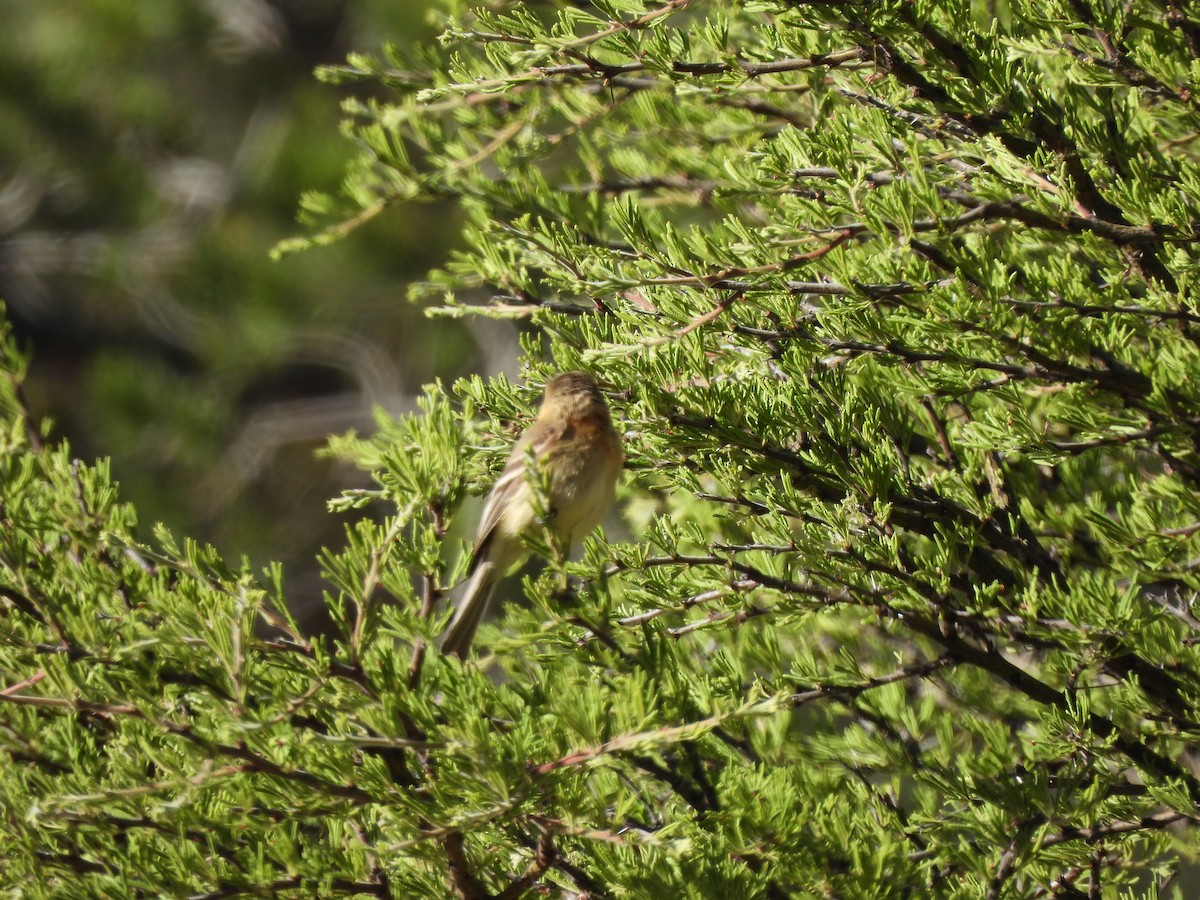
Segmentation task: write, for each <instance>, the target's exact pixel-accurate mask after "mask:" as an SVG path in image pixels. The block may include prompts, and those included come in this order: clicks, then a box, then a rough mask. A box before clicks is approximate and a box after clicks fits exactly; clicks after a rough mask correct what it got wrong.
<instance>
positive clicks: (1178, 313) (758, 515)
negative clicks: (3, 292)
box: [0, 0, 1200, 898]
mask: <svg viewBox="0 0 1200 900" xmlns="http://www.w3.org/2000/svg"><path fill="white" fill-rule="evenodd" d="M447 5H450V6H453V7H455V10H456V11H455V13H454V15H453V16H452V17H451V18H449V19H448V20H447V26H446V30H445V33H444V35H443V38H442V43H441V45H440V47H438V48H431V49H429V50H427V51H426V52H424V53H423V55H421V56H420V57H419V58H417V59H414V60H407V59H400V58H398V57H396V55H395V54H393V58H390V59H386V60H372V59H368V58H365V57H362V58H359V57H355V58H353V59H351V60H350V62H349V64H348V65H346V66H344V67H340V68H337V69H330V70H326V71H325V73H324V74H325V76H326V77H327V78H330V79H336V80H342V81H352V80H355V79H363V80H367V81H369V82H371V83H372V90H373V91H374V92H375V93H374V94H373V99H370V100H367V99H364V100H362V101H361V102H358V103H356V104H351V106H350V109H349V111H350V113H351V115H352V116H353V124H352V125H351V128H350V130H351V132H352V134H353V135H354V136H355V137H356V138H357V139H358V141H359V142H360V144H361V147H362V155H361V158H360V162H359V163H358V164H357V165H356V166H355V168H354V169H353V171H352V172H351V173H350V175H349V177H348V179H347V190H346V198H348V201H346V202H349V207H350V208H345V209H342V210H341V213H340V215H342V216H345V217H347V218H346V219H345V220H344V221H341V220H338V221H335V222H334V223H333V224H331V225H330V228H331V230H330V231H329V232H327V233H325V234H322V235H317V236H316V237H315V238H314V239H316V240H324V239H326V238H330V237H336V236H337V235H339V234H341V233H344V232H345V231H346V230H347V229H348V228H351V227H354V226H355V225H357V224H358V223H360V222H362V221H365V220H366V219H368V218H370V217H371V216H372V215H380V214H389V213H387V212H386V211H387V210H389V209H391V208H392V207H394V206H395V205H396V204H397V203H402V202H408V201H416V200H425V199H433V198H446V197H453V198H455V199H456V200H457V202H458V203H459V205H460V206H461V208H462V209H463V210H464V212H465V214H466V215H467V216H468V217H469V226H468V227H467V229H466V240H467V244H468V246H467V249H465V250H464V251H463V252H462V253H461V254H460V255H459V256H457V257H456V258H454V259H453V260H451V261H450V262H449V263H448V264H447V265H446V266H445V267H444V269H443V270H442V271H440V272H438V273H435V274H434V275H433V276H432V277H431V278H430V280H429V282H428V283H427V284H425V285H423V286H421V287H419V288H418V289H417V290H416V293H417V295H418V296H420V297H426V298H428V297H437V296H441V297H442V300H441V301H440V304H441V305H440V306H438V307H436V308H435V309H434V310H433V312H435V313H439V314H442V315H458V316H461V315H468V314H482V315H492V316H511V317H518V318H522V319H524V320H526V321H527V322H528V323H529V326H530V327H529V328H528V329H527V332H526V335H527V337H526V342H525V349H526V354H527V360H528V371H529V376H530V377H529V384H528V385H527V386H516V385H512V384H510V383H508V382H506V381H504V380H502V379H501V380H494V381H491V382H486V383H485V382H482V381H479V380H469V381H463V382H460V383H459V384H457V385H456V386H455V387H454V389H453V391H446V390H444V389H443V388H442V387H440V386H435V387H431V388H430V389H429V390H428V392H427V394H426V398H425V402H424V406H423V409H422V411H421V412H420V413H419V414H417V415H415V416H412V417H407V418H403V419H399V420H390V419H387V418H386V417H382V416H381V418H380V428H379V431H378V433H377V434H376V435H375V436H373V437H371V438H370V439H359V438H356V437H354V436H349V437H346V438H342V439H339V440H337V441H335V442H334V449H335V451H337V452H338V453H340V454H342V455H343V456H345V457H347V458H350V459H353V460H355V461H357V462H358V463H359V464H360V465H361V466H363V467H364V468H365V469H367V470H369V471H371V472H373V473H374V474H375V477H376V479H377V482H378V488H377V490H374V491H366V492H354V493H350V494H347V495H346V496H345V497H344V498H342V499H341V500H339V501H337V502H336V503H335V504H334V508H335V509H336V510H340V511H347V512H349V511H352V510H356V509H367V510H370V511H372V512H373V513H374V514H375V515H376V518H375V519H371V518H364V519H362V520H360V521H357V522H355V524H354V525H353V526H351V527H350V528H349V529H348V541H347V545H346V547H345V549H343V550H341V551H330V552H328V553H327V554H326V555H325V557H324V559H323V565H324V569H325V572H326V577H327V581H328V603H329V606H330V609H331V614H332V616H333V619H334V621H335V623H336V624H337V626H338V628H339V629H340V631H339V634H338V635H337V636H335V637H334V638H331V639H329V640H324V639H315V638H309V637H305V636H304V635H302V634H300V633H299V631H298V629H297V628H296V627H295V626H294V625H293V624H292V623H290V622H289V620H288V618H287V614H286V612H285V605H286V604H285V598H284V597H283V596H281V591H280V589H279V588H278V583H279V573H278V572H277V571H271V572H268V573H266V574H265V575H263V576H255V575H254V574H253V573H251V572H248V571H246V570H245V568H238V567H231V566H228V565H227V564H225V563H223V562H222V561H221V560H220V559H218V558H217V557H216V556H215V555H214V554H213V553H211V552H209V551H207V550H205V549H203V548H200V547H196V546H194V545H191V544H188V543H186V542H185V543H184V544H182V545H176V543H175V542H174V541H173V540H172V539H171V538H170V536H169V535H166V534H159V535H158V536H157V537H156V539H155V542H154V543H153V547H155V548H157V549H150V547H148V546H147V545H146V542H145V540H144V539H142V538H139V537H138V535H137V533H136V531H135V526H134V521H133V514H132V512H131V511H130V510H128V509H127V508H125V507H122V506H120V505H119V504H118V503H117V502H116V499H115V496H114V489H113V487H112V486H111V484H110V483H109V481H108V479H107V477H106V472H105V469H104V466H103V465H100V466H97V467H88V466H84V465H81V464H78V463H75V462H72V461H71V459H70V456H69V453H68V452H67V451H66V450H65V449H61V448H52V447H44V446H41V445H40V438H39V437H38V435H37V434H36V433H31V432H29V431H28V425H27V423H26V422H25V421H24V419H23V418H22V416H21V411H20V406H19V403H18V400H17V397H16V391H15V388H16V386H17V385H18V384H19V381H20V375H19V373H20V364H19V361H18V360H15V359H11V358H10V359H9V363H8V370H9V371H10V372H11V373H13V374H11V375H10V376H9V381H8V383H7V386H6V388H5V391H6V392H7V393H6V394H5V395H4V398H3V403H4V407H5V410H6V412H7V420H8V422H9V427H8V428H7V429H6V431H5V434H6V437H5V439H4V440H5V442H6V444H5V453H4V456H3V466H4V468H5V471H4V472H3V477H2V478H0V491H2V495H0V503H2V504H3V510H4V521H5V524H4V527H3V529H2V530H0V567H2V568H0V572H2V577H3V582H2V583H3V588H2V590H3V596H4V598H5V599H4V602H5V606H6V615H5V618H4V622H5V633H6V639H5V642H4V645H3V651H2V653H3V655H2V657H0V671H2V676H0V677H2V678H3V687H2V688H0V701H3V702H0V710H3V718H2V719H0V751H2V752H3V753H4V754H5V755H6V757H7V759H6V760H5V763H6V768H7V772H8V774H7V775H6V777H5V779H4V781H3V782H2V785H3V786H2V788H0V790H3V806H4V809H5V811H6V812H5V815H6V817H7V823H6V824H7V828H6V829H5V833H4V836H3V838H2V839H0V848H2V849H0V859H2V860H3V861H4V871H5V872H6V878H7V879H9V880H10V883H11V884H13V885H15V886H19V888H18V889H19V890H21V891H23V892H25V893H27V894H28V895H29V896H50V895H57V894H71V895H77V894H79V893H88V894H90V895H96V896H99V895H103V896H125V895H135V894H139V893H147V892H149V893H155V894H179V895H186V894H189V893H191V894H194V895H197V896H207V897H225V896H235V895H238V894H240V893H265V892H271V891H274V892H277V893H280V894H284V895H293V896H311V895H313V894H318V895H323V896H328V895H342V894H347V895H348V894H355V893H360V894H375V895H378V896H403V897H410V896H444V895H447V894H456V895H458V896H461V897H467V898H478V897H487V896H497V897H515V896H520V895H522V894H526V893H530V894H536V893H542V894H548V895H551V896H589V897H618V896H627V897H653V896H663V897H790V896H837V897H871V898H876V897H890V896H896V897H901V896H910V897H920V896H931V895H935V896H962V897H1000V896H1004V897H1037V896H1067V897H1072V896H1076V897H1079V896H1097V897H1099V896H1105V897H1110V896H1111V897H1116V896H1118V895H1119V896H1128V895H1130V894H1137V895H1139V896H1158V895H1161V894H1162V893H1163V892H1165V891H1167V890H1169V888H1168V886H1169V885H1170V884H1171V883H1172V881H1173V880H1174V890H1175V893H1176V895H1177V896H1186V895H1188V893H1189V889H1188V885H1187V883H1186V880H1185V879H1183V878H1178V877H1177V875H1178V871H1179V869H1180V866H1181V864H1182V863H1184V862H1185V861H1187V860H1191V859H1193V858H1194V857H1195V855H1196V852H1197V841H1196V837H1195V832H1193V831H1192V830H1191V826H1192V825H1193V823H1194V822H1195V821H1196V817H1197V813H1196V807H1197V803H1198V802H1200V780H1198V778H1197V775H1196V774H1195V770H1194V760H1195V750H1196V748H1197V735H1198V733H1200V731H1198V729H1200V725H1198V724H1197V722H1196V716H1195V712H1194V710H1195V707H1196V703H1197V699H1198V697H1200V658H1197V651H1196V649H1195V645H1196V643H1197V636H1198V634H1200V622H1198V621H1197V618H1196V616H1195V610H1194V608H1193V606H1194V604H1193V601H1194V598H1195V591H1196V589H1197V584H1198V579H1197V563H1196V560H1197V558H1198V556H1200V554H1198V552H1197V551H1198V549H1200V542H1198V537H1197V536H1198V535H1200V524H1198V523H1200V496H1198V494H1197V487H1198V484H1200V454H1198V453H1197V444H1196V434H1197V425H1198V423H1200V419H1198V418H1197V416H1198V415H1200V383H1198V381H1197V378H1196V377H1195V376H1196V373H1197V372H1198V371H1200V368H1198V360H1200V356H1198V349H1197V348H1198V340H1197V339H1198V337H1200V331H1198V326H1200V314H1198V312H1197V305H1198V304H1197V301H1198V300H1200V295H1198V293H1197V287H1196V282H1195V279H1196V274H1197V263H1198V261H1200V257H1198V256H1197V253H1196V243H1197V240H1198V232H1197V218H1198V217H1197V203H1198V201H1200V177H1198V176H1200V168H1198V167H1197V155H1196V146H1197V145H1196V142H1195V140H1194V139H1195V137H1196V135H1197V132H1198V131H1200V115H1198V106H1197V104H1198V102H1200V100H1198V97H1200V94H1198V93H1197V89H1198V88H1200V85H1198V84H1197V79H1198V77H1200V16H1198V15H1197V12H1196V11H1195V10H1194V9H1193V8H1192V7H1191V6H1189V5H1187V4H1183V3H1181V2H1175V0H1164V2H1152V0H1133V2H1131V3H1126V4H1109V3H1107V2H1105V0H1071V2H1065V0H1064V2H1055V0H1047V2H1042V3H1037V4H1033V3H1029V4H1026V3H1007V4H1005V3H992V4H985V3H982V2H978V3H970V2H963V0H959V2H936V3H935V2H916V0H894V2H883V3H880V2H867V0H863V2H832V0H830V2H800V0H791V2H788V0H765V2H755V3H721V2H716V0H713V2H708V3H699V2H694V3H688V2H687V0H670V2H667V3H665V4H664V5H662V6H659V7H652V8H647V7H646V6H644V5H643V4H642V3H641V2H640V0H638V2H634V0H603V2H601V0H595V2H593V3H591V4H589V5H587V6H586V8H584V4H575V3H567V2H565V0H564V2H556V3H538V4H533V3H530V4H523V3H491V4H489V5H488V8H487V9H486V10H484V9H480V10H476V11H474V12H469V13H468V12H467V11H465V9H457V4H452V3H448V4H447ZM350 201H352V202H350ZM309 203H310V206H311V207H312V211H313V212H314V213H320V212H322V211H323V212H325V213H327V214H328V213H330V212H337V211H338V209H339V206H338V201H337V200H335V199H330V198H324V199H322V198H310V200H309ZM580 367H582V368H587V369H589V370H591V371H593V372H595V373H597V374H598V375H599V376H600V377H601V378H602V380H603V381H604V382H605V384H606V386H607V388H608V389H609V392H610V396H611V400H612V405H613V407H614V409H615V411H616V414H617V418H618V420H619V421H620V422H621V423H623V426H622V427H624V428H625V429H626V448H627V455H628V468H629V471H628V472H627V479H626V484H625V487H624V497H623V499H622V502H621V507H622V513H623V518H624V521H625V526H624V527H625V528H627V529H628V530H627V532H624V533H626V534H627V535H628V537H627V539H625V540H620V541H617V540H613V541H611V542H610V541H607V540H605V539H604V537H602V536H599V537H596V538H593V539H591V540H589V542H588V543H587V545H586V547H585V550H584V553H583V555H582V559H581V560H580V561H579V562H573V563H566V562H561V561H559V562H555V563H552V564H551V565H550V566H548V567H547V568H546V569H545V570H544V571H542V572H541V573H540V574H536V575H531V576H528V577H526V578H525V579H524V581H523V582H522V583H521V585H520V591H519V593H521V594H523V596H524V598H525V601H526V602H517V599H516V598H515V597H513V598H510V602H509V603H508V604H506V606H505V608H504V610H503V615H502V617H501V618H500V619H499V620H497V621H496V622H494V623H493V624H492V625H490V626H487V627H485V628H484V629H483V631H482V632H481V635H480V639H479V641H478V644H479V645H480V647H481V651H482V652H483V653H484V654H485V655H484V656H482V657H481V658H477V660H476V661H474V662H471V663H468V664H465V665H464V664H461V663H460V662H459V661H457V660H453V659H446V658H443V657H442V656H441V655H440V654H438V653H437V652H436V650H433V649H431V648H427V642H429V641H431V640H432V639H433V638H434V637H435V636H436V634H437V631H438V629H439V627H440V625H441V624H442V623H443V622H444V620H445V619H444V615H443V614H442V612H441V607H440V606H439V601H441V600H442V599H443V598H444V597H445V595H446V594H447V592H449V591H450V590H451V589H452V587H453V586H454V585H455V584H456V583H458V582H459V581H460V580H461V577H462V574H463V570H464V568H465V559H464V556H465V554H464V553H463V552H462V551H463V549H464V547H465V544H464V543H463V542H462V541H461V540H460V539H459V535H460V534H465V532H466V529H467V528H468V527H469V526H468V525H467V524H466V522H467V520H469V519H470V517H471V511H472V506H471V505H470V504H466V505H464V498H465V496H466V494H467V493H468V492H469V491H482V490H485V489H486V487H487V485H488V483H489V475H488V473H494V472H495V471H496V470H497V469H498V468H499V466H500V465H501V463H502V460H503V458H504V455H505V454H506V452H507V448H508V446H509V445H510V443H511V440H512V438H513V436H514V435H515V433H516V432H517V431H518V430H519V428H520V427H521V425H522V423H523V422H524V421H525V420H526V419H527V417H528V415H529V411H530V409H531V408H532V406H533V404H534V402H535V398H536V387H535V385H536V383H537V382H538V381H539V380H540V379H541V378H542V377H544V376H545V375H546V374H548V373H549V372H550V371H551V370H553V369H569V368H580ZM460 512H462V515H463V518H464V521H463V522H462V523H460V522H459V521H458V518H459V514H460ZM620 533H622V532H621V531H619V528H618V526H617V525H616V524H612V525H611V526H610V528H609V531H608V534H609V535H610V536H611V537H613V538H616V537H617V536H618V535H619V534H620ZM565 576H569V578H570V580H567V577H565ZM514 593H518V592H516V591H514ZM264 622H265V623H266V624H267V625H268V626H269V630H268V629H264V628H263V627H262V626H263V623H264ZM489 665H490V670H489Z"/></svg>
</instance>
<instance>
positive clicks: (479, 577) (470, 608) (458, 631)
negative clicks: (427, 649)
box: [439, 561, 500, 659]
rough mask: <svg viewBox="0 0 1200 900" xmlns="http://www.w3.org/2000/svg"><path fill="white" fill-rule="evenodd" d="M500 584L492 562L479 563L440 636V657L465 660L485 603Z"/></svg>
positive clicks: (485, 607)
mask: <svg viewBox="0 0 1200 900" xmlns="http://www.w3.org/2000/svg"><path fill="white" fill-rule="evenodd" d="M499 581H500V572H498V571H497V569H496V564H495V563H492V562H486V561H483V562H480V563H479V565H478V566H476V568H475V573H474V574H473V575H472V576H471V581H470V583H469V584H468V585H467V592H466V594H464V595H463V598H462V602H460V603H459V604H458V609H456V610H455V611H454V618H453V619H451V620H450V624H449V625H447V626H446V630H445V631H443V632H442V637H441V640H440V641H439V645H440V646H441V648H442V652H443V653H453V654H454V655H455V656H457V657H458V658H459V659H466V658H467V654H468V653H469V652H470V650H471V641H473V640H474V639H475V629H477V628H478V627H479V623H480V622H481V621H483V614H484V613H485V612H487V608H488V603H489V602H490V601H491V599H492V594H493V593H494V592H495V590H496V584H497V583H498V582H499Z"/></svg>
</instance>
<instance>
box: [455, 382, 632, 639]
mask: <svg viewBox="0 0 1200 900" xmlns="http://www.w3.org/2000/svg"><path fill="white" fill-rule="evenodd" d="M624 460H625V457H624V453H623V451H622V449H621V438H620V435H618V434H617V431H616V429H615V428H614V427H613V422H612V416H611V415H610V414H609V411H608V405H607V404H606V403H605V402H604V395H603V394H601V393H600V388H599V387H598V386H597V385H596V381H595V379H594V378H592V376H591V375H589V374H588V373H586V372H562V373H560V374H558V375H555V376H554V377H553V378H551V379H550V380H549V381H548V382H547V383H546V390H545V394H544V396H543V398H542V405H541V409H540V410H539V412H538V415H537V418H536V419H535V420H534V422H533V424H531V425H530V426H529V428H528V430H526V432H525V433H524V435H522V436H521V438H520V439H519V440H518V441H517V443H516V444H515V445H514V446H513V449H512V452H511V453H510V454H509V457H508V462H507V464H506V465H505V466H504V471H503V472H502V473H501V475H500V478H499V479H498V480H497V481H496V484H495V485H494V486H493V487H492V491H491V493H490V494H489V495H488V498H487V501H486V502H485V503H484V506H483V513H482V515H481V516H480V520H479V529H478V531H477V533H476V535H475V549H474V552H473V553H472V556H471V564H470V567H469V569H468V571H467V574H468V578H469V581H468V583H467V588H466V592H465V593H464V595H463V599H462V601H461V602H460V603H459V604H458V606H457V608H456V610H455V612H454V616H453V618H451V620H450V624H449V625H447V626H446V629H445V631H443V632H442V636H441V639H440V647H441V650H442V653H444V654H453V655H455V656H458V657H459V658H460V659H466V658H467V655H468V653H469V652H470V649H471V642H472V640H473V639H474V637H475V630H476V629H477V628H478V627H479V623H480V622H481V621H482V620H483V615H484V613H485V612H486V611H487V608H488V603H489V602H490V601H491V599H492V594H493V593H494V592H495V590H496V585H497V584H498V583H499V582H500V579H502V578H503V577H504V576H505V575H507V574H508V573H509V572H510V571H511V570H512V569H513V568H514V567H515V566H516V565H517V564H518V563H519V562H521V561H522V560H523V559H524V558H525V556H526V555H527V553H528V550H527V547H526V545H525V541H526V538H527V537H528V536H529V535H532V534H536V533H537V531H538V530H539V529H540V528H541V527H543V526H544V527H546V528H548V529H549V530H550V532H551V533H552V534H553V536H554V538H555V540H556V541H557V542H558V544H559V546H561V547H562V548H563V550H564V551H565V552H570V549H571V547H572V546H573V545H574V544H576V543H578V542H579V541H582V540H583V538H584V537H586V536H587V535H588V534H589V533H591V531H592V529H594V528H595V527H596V526H597V525H598V524H600V520H601V519H602V518H603V517H604V514H605V513H606V512H608V510H609V508H610V507H611V506H612V503H613V499H614V497H615V495H616V486H617V480H618V478H619V477H620V475H621V468H622V466H623V465H624ZM530 461H532V462H533V463H534V465H536V466H537V470H538V471H537V473H536V476H535V477H536V478H537V479H538V481H535V480H534V479H533V478H531V475H533V474H534V473H530V472H529V471H528V469H529V463H530ZM539 482H540V484H542V485H543V486H544V488H543V490H544V496H542V497H541V498H540V501H541V502H540V503H539V496H538V489H537V488H535V487H534V485H535V484H537V483H539ZM539 505H540V506H541V507H542V509H541V510H540V511H541V513H542V515H539Z"/></svg>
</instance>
